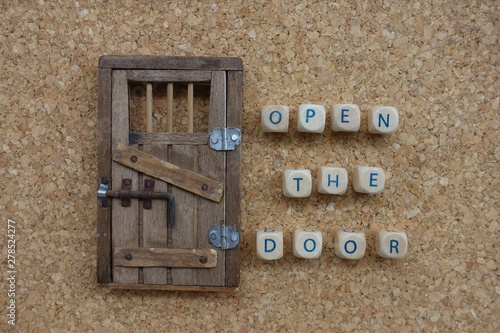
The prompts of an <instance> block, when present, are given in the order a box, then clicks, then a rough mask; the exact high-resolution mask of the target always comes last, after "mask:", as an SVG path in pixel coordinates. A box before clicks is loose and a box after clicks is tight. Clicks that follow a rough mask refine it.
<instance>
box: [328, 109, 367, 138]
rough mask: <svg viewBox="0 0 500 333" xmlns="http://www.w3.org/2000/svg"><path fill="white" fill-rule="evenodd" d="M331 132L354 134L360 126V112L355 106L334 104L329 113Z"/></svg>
mask: <svg viewBox="0 0 500 333" xmlns="http://www.w3.org/2000/svg"><path fill="white" fill-rule="evenodd" d="M331 123H332V130H333V131H336V132H356V131H359V126H360V124H361V112H360V111H359V106H357V105H356V104H335V105H334V106H333V110H332V112H331Z"/></svg>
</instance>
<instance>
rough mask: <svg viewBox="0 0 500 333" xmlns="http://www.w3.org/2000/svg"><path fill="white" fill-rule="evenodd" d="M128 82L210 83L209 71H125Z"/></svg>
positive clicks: (210, 75) (210, 74)
mask: <svg viewBox="0 0 500 333" xmlns="http://www.w3.org/2000/svg"><path fill="white" fill-rule="evenodd" d="M127 78H128V80H129V81H138V82H189V83H210V79H211V78H212V73H211V72H210V71H176V70H130V71H127Z"/></svg>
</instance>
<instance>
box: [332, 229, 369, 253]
mask: <svg viewBox="0 0 500 333" xmlns="http://www.w3.org/2000/svg"><path fill="white" fill-rule="evenodd" d="M334 243H335V254H336V255H337V256H339V257H340V258H342V259H361V258H363V256H364V255H365V252H366V237H365V233H364V232H361V231H355V230H348V229H344V230H339V231H338V232H337V234H336V235H335V242H334Z"/></svg>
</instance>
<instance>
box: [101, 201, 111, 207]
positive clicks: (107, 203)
mask: <svg viewBox="0 0 500 333" xmlns="http://www.w3.org/2000/svg"><path fill="white" fill-rule="evenodd" d="M101 206H102V207H103V208H108V207H109V200H108V199H104V200H103V201H102V204H101Z"/></svg>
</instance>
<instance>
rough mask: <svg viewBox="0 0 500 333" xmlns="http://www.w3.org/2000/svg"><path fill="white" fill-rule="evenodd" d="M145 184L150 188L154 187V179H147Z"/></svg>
mask: <svg viewBox="0 0 500 333" xmlns="http://www.w3.org/2000/svg"><path fill="white" fill-rule="evenodd" d="M145 185H146V187H148V188H150V187H153V181H152V180H151V179H146V182H145Z"/></svg>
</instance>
